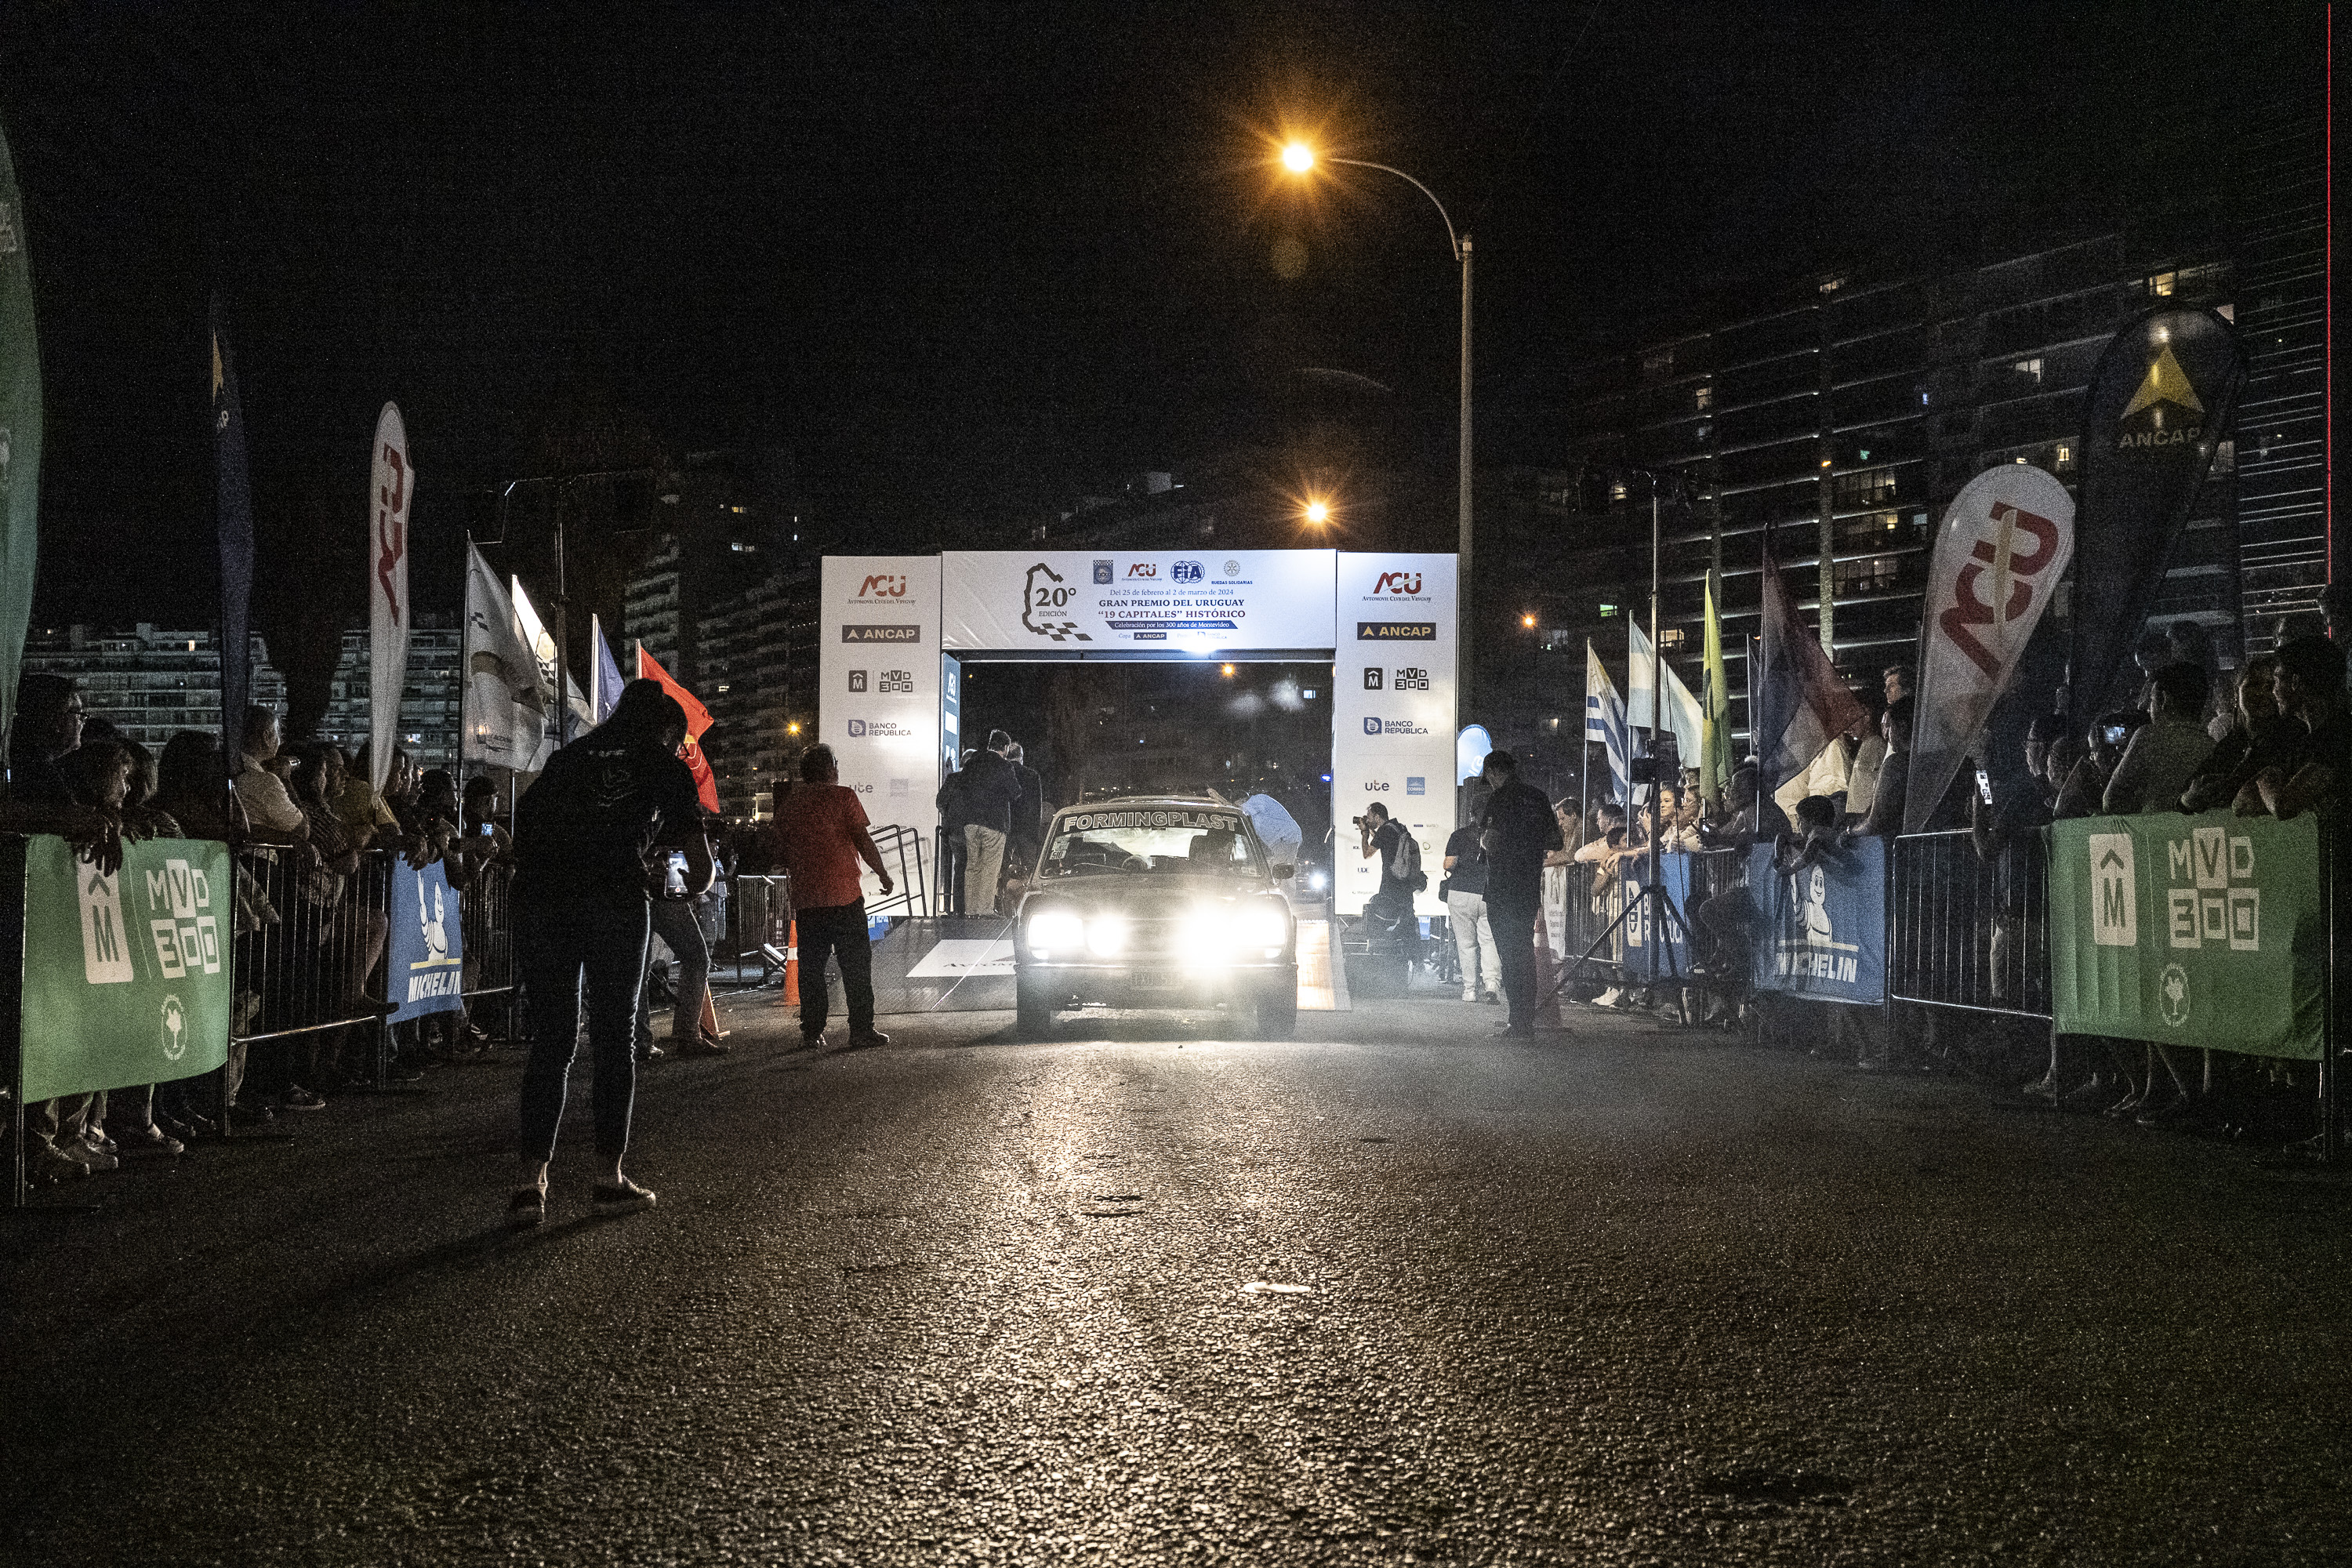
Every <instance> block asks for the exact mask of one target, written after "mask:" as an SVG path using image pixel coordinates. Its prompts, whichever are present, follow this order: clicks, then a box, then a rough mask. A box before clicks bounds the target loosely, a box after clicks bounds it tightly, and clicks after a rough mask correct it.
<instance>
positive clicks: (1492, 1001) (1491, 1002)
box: [1478, 991, 1503, 1007]
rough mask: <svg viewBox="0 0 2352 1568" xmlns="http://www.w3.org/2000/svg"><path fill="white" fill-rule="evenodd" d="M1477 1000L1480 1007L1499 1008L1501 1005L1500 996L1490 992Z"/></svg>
mask: <svg viewBox="0 0 2352 1568" xmlns="http://www.w3.org/2000/svg"><path fill="white" fill-rule="evenodd" d="M1478 1000H1479V1002H1480V1004H1481V1005H1485V1006H1488V1007H1499V1006H1501V1005H1503V999H1502V998H1501V997H1500V996H1497V995H1496V994H1494V993H1493V992H1492V991H1489V992H1487V993H1486V994H1485V995H1484V996H1481V997H1479V998H1478Z"/></svg>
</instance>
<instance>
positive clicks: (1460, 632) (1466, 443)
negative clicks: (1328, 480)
mask: <svg viewBox="0 0 2352 1568" xmlns="http://www.w3.org/2000/svg"><path fill="white" fill-rule="evenodd" d="M1318 163H1345V164H1347V165H1348V166H1349V167H1350V168H1356V169H1377V170H1379V171H1380V172H1381V174H1394V175H1395V176H1396V177H1397V178H1398V179H1400V180H1402V181H1403V182H1404V183H1405V184H1408V185H1411V186H1412V188H1413V189H1414V190H1416V191H1419V192H1420V193H1421V194H1422V195H1424V196H1427V197H1428V198H1429V205H1432V206H1433V207H1435V208H1436V209H1437V216H1439V217H1440V218H1442V219H1444V223H1445V243H1446V245H1447V246H1448V247H1450V248H1451V249H1452V251H1453V255H1454V260H1455V261H1456V262H1457V263H1459V264H1460V266H1461V268H1462V422H1461V448H1462V449H1461V477H1460V488H1461V518H1460V522H1459V532H1460V535H1461V537H1460V539H1459V541H1458V542H1457V544H1456V547H1455V549H1456V554H1457V562H1456V565H1457V569H1458V577H1457V579H1456V582H1455V586H1454V650H1455V658H1457V659H1458V660H1459V663H1458V664H1457V666H1456V668H1457V669H1458V671H1459V674H1458V675H1457V676H1456V678H1455V680H1454V728H1455V729H1457V730H1458V729H1460V728H1461V720H1462V710H1463V709H1464V708H1465V706H1466V705H1467V702H1468V696H1469V687H1470V643H1469V636H1468V632H1469V627H1468V607H1469V604H1470V589H1471V572H1470V237H1469V236H1468V235H1466V234H1459V233H1456V232H1455V230H1454V218H1453V215H1451V214H1450V213H1448V212H1447V211H1446V210H1445V204H1444V202H1441V201H1439V200H1438V199H1437V193H1436V192H1434V191H1433V190H1431V189H1430V188H1429V187H1428V186H1427V185H1424V184H1422V183H1421V182H1420V181H1419V180H1416V179H1414V178H1413V177H1412V175H1411V174H1406V173H1405V172H1404V171H1403V170H1402V169H1392V168H1391V167H1390V166H1389V165H1388V164H1386V163H1371V162H1370V161H1369V160H1367V159H1363V158H1338V157H1323V156H1320V155H1318V153H1316V151H1315V149H1314V148H1313V147H1310V146H1309V145H1307V143H1306V142H1290V143H1289V144H1287V145H1286V146H1285V147H1284V148H1283V150H1282V166H1283V167H1284V168H1285V169H1286V170H1288V171H1289V172H1290V173H1291V174H1296V175H1300V176H1305V175H1307V174H1312V173H1313V172H1314V170H1315V166H1316V165H1317V164H1318ZM1308 510H1309V513H1310V515H1309V517H1308V518H1307V521H1309V522H1318V521H1321V519H1319V518H1317V517H1314V516H1312V515H1311V513H1312V511H1313V509H1312V508H1311V507H1310V508H1309V509H1308Z"/></svg>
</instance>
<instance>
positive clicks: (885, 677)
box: [881, 669, 915, 696]
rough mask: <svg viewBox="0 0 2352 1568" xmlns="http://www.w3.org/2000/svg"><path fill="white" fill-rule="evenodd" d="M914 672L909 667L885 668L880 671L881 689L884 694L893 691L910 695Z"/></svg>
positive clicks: (912, 688) (913, 682)
mask: <svg viewBox="0 0 2352 1568" xmlns="http://www.w3.org/2000/svg"><path fill="white" fill-rule="evenodd" d="M914 689H915V673H914V671H912V670H910V669H886V670H884V671H883V672H882V686H881V690H882V692H883V694H884V695H885V696H887V695H888V694H889V693H891V692H893V691H897V692H903V693H906V694H908V695H912V694H913V692H914Z"/></svg>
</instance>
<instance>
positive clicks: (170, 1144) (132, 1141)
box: [121, 1122, 188, 1154]
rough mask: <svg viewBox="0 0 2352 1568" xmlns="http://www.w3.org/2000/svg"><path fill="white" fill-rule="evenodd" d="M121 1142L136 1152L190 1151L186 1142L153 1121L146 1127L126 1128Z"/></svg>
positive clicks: (164, 1152) (171, 1152)
mask: <svg viewBox="0 0 2352 1568" xmlns="http://www.w3.org/2000/svg"><path fill="white" fill-rule="evenodd" d="M121 1145H122V1147H124V1148H127V1149H129V1150H130V1151H131V1152H132V1153H134V1154H184V1153H186V1152H188V1151H187V1146H186V1145H185V1144H184V1143H182V1142H180V1141H179V1140H178V1139H177V1138H174V1137H173V1136H172V1135H171V1134H170V1133H168V1132H166V1131H163V1129H162V1128H161V1127H158V1126H156V1125H154V1124H153V1123H152V1122H151V1123H149V1124H148V1125H147V1126H144V1127H126V1128H124V1129H123V1130H122V1137H121Z"/></svg>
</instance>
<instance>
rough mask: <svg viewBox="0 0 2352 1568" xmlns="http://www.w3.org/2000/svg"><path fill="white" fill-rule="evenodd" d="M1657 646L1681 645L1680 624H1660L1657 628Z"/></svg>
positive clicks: (1681, 631) (1681, 629)
mask: <svg viewBox="0 0 2352 1568" xmlns="http://www.w3.org/2000/svg"><path fill="white" fill-rule="evenodd" d="M1658 646H1659V647H1682V646H1683V628H1682V627H1680V626H1660V627H1659V628H1658Z"/></svg>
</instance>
